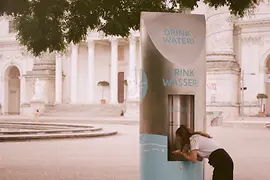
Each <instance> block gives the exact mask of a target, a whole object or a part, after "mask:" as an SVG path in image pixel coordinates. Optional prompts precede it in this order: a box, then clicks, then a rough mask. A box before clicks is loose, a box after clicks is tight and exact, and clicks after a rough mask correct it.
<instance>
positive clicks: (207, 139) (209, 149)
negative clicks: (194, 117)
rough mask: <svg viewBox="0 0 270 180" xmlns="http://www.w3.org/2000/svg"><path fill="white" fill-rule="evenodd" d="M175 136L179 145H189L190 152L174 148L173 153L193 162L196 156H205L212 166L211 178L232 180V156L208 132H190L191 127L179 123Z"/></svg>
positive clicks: (214, 179) (213, 179)
mask: <svg viewBox="0 0 270 180" xmlns="http://www.w3.org/2000/svg"><path fill="white" fill-rule="evenodd" d="M176 137H177V139H178V140H179V141H180V144H181V147H185V146H186V145H188V146H189V147H190V152H189V153H185V152H182V150H176V151H174V152H173V154H175V155H183V156H184V157H185V158H186V159H187V160H189V161H191V162H193V163H195V162H197V161H198V158H197V157H198V156H199V157H202V158H207V159H208V160H209V164H210V165H211V166H213V167H214V171H213V176H212V180H233V171H234V163H233V160H232V158H231V157H230V155H229V154H228V153H227V152H226V151H225V150H224V149H223V148H221V147H220V146H219V145H218V144H217V143H216V142H215V141H214V139H213V138H212V137H211V136H210V135H209V134H206V133H203V132H192V131H191V129H189V128H187V127H186V126H184V125H181V126H180V127H179V128H178V129H177V130H176Z"/></svg>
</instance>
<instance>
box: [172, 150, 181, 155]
mask: <svg viewBox="0 0 270 180" xmlns="http://www.w3.org/2000/svg"><path fill="white" fill-rule="evenodd" d="M172 154H174V155H182V154H183V153H182V151H181V150H176V151H173V152H172Z"/></svg>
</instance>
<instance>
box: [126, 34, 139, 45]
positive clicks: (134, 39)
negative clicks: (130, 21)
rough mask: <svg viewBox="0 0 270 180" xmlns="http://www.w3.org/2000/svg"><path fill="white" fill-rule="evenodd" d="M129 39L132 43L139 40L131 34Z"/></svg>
mask: <svg viewBox="0 0 270 180" xmlns="http://www.w3.org/2000/svg"><path fill="white" fill-rule="evenodd" d="M128 40H129V43H130V44H136V42H137V38H136V37H134V36H130V37H129V39H128Z"/></svg>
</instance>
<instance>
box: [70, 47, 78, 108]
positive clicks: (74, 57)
mask: <svg viewBox="0 0 270 180" xmlns="http://www.w3.org/2000/svg"><path fill="white" fill-rule="evenodd" d="M78 49H79V48H78V45H75V44H72V50H71V72H70V76H71V83H70V85H71V87H70V89H71V91H70V103H71V104H75V103H77V86H78V62H77V61H78Z"/></svg>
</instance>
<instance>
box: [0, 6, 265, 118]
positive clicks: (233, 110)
mask: <svg viewBox="0 0 270 180" xmlns="http://www.w3.org/2000/svg"><path fill="white" fill-rule="evenodd" d="M192 13H195V14H205V16H206V22H207V35H206V36H207V42H206V44H207V57H206V63H207V86H206V92H207V93H206V99H207V102H206V103H207V111H210V112H212V111H213V112H222V114H223V116H224V117H235V116H238V115H239V114H240V113H241V110H242V107H243V110H244V114H246V115H255V114H257V113H258V111H259V104H258V100H257V98H256V96H257V94H258V93H265V94H267V95H268V96H270V85H269V82H270V75H268V74H270V71H269V69H270V61H269V57H270V56H269V54H270V4H268V1H265V2H262V3H261V4H260V5H259V7H258V8H257V9H256V10H255V12H254V14H253V15H251V16H247V17H245V18H242V19H237V18H233V17H232V16H231V15H230V13H229V11H228V9H227V8H225V7H224V8H219V9H218V10H214V9H212V8H209V7H207V6H205V5H204V4H200V6H199V7H198V8H197V9H195V10H194V11H193V12H192ZM11 22H12V21H10V20H9V19H6V18H2V20H1V21H0V27H1V28H0V73H1V81H0V93H1V94H0V102H1V107H2V110H1V111H2V113H5V114H19V113H21V114H23V112H24V108H25V107H28V106H29V102H30V101H31V98H32V96H33V93H34V90H33V89H34V88H33V86H34V83H35V80H36V78H39V79H40V80H41V81H43V82H44V92H43V93H44V101H45V103H46V104H48V105H54V104H100V100H101V99H105V100H106V101H107V104H114V105H115V104H116V105H117V104H122V103H124V102H139V91H140V74H141V71H140V69H141V60H140V36H139V32H134V33H132V35H131V36H130V37H129V38H120V37H105V36H103V35H102V33H100V32H94V31H93V32H89V35H88V37H87V40H86V41H85V42H82V43H80V44H78V45H70V47H69V48H68V49H67V51H66V53H64V54H54V53H52V54H46V55H44V56H42V57H39V58H34V57H33V56H31V55H30V54H28V53H27V52H26V51H25V50H24V49H23V48H22V47H21V46H19V44H18V42H17V41H16V38H15V34H14V32H13V31H12V23H11ZM125 80H127V82H128V86H126V85H125V83H123V82H124V81H125ZM100 81H107V82H108V83H109V86H106V87H103V88H104V91H103V90H102V87H100V86H98V85H97V84H98V83H99V82H100ZM241 87H244V88H243V89H245V90H241ZM265 109H266V112H267V113H270V99H269V100H266V105H265Z"/></svg>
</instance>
